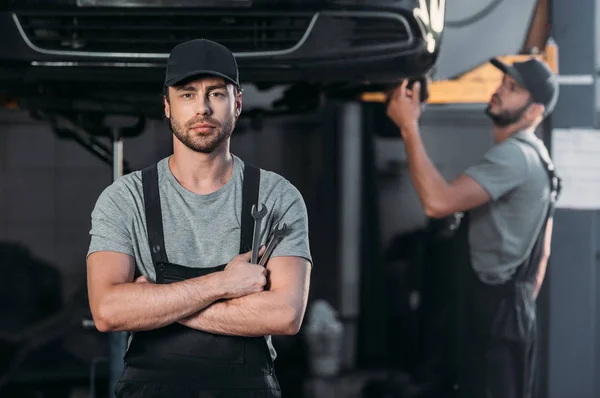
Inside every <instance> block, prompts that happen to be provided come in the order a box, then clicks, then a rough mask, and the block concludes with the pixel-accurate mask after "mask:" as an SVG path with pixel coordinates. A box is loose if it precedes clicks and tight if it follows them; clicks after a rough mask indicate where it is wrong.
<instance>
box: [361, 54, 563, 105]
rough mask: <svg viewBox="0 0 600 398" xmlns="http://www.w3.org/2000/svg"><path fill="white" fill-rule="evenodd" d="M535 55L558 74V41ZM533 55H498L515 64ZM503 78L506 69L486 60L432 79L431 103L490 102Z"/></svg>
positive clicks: (367, 97) (367, 98) (379, 97)
mask: <svg viewBox="0 0 600 398" xmlns="http://www.w3.org/2000/svg"><path fill="white" fill-rule="evenodd" d="M533 56H534V57H536V58H539V59H541V60H543V61H545V62H546V63H547V64H548V66H550V68H551V69H552V70H553V71H554V72H555V73H557V72H558V50H557V47H556V45H555V44H549V45H547V46H546V48H545V50H544V52H543V53H541V54H536V55H533ZM531 57H532V55H506V56H501V57H498V58H499V59H500V60H502V61H503V62H506V63H508V64H512V63H513V62H519V61H524V60H526V59H529V58H531ZM501 80H502V72H501V71H500V70H498V69H497V68H495V67H494V66H493V65H492V64H490V63H489V62H486V63H485V64H482V65H479V66H478V67H476V68H475V69H473V70H471V71H469V72H467V73H465V74H463V75H462V76H460V77H458V78H456V79H452V80H439V81H433V82H431V83H430V85H429V99H428V101H427V103H428V104H453V103H471V104H472V103H487V102H488V101H489V100H490V98H491V96H492V94H493V93H494V91H495V90H496V88H497V87H498V85H499V84H500V82H501ZM361 99H362V101H363V102H385V100H386V94H385V93H382V92H366V93H363V94H362V96H361Z"/></svg>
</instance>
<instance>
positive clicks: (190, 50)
mask: <svg viewBox="0 0 600 398" xmlns="http://www.w3.org/2000/svg"><path fill="white" fill-rule="evenodd" d="M203 75H204V76H218V77H222V78H223V79H225V81H227V82H230V83H233V84H235V85H236V86H237V87H239V86H240V83H239V74H238V66H237V62H236V60H235V58H234V56H233V54H232V53H231V51H230V50H229V49H228V48H227V47H225V46H223V45H221V44H219V43H215V42H214V41H210V40H206V39H194V40H190V41H186V42H184V43H181V44H178V45H176V46H175V47H174V48H173V50H172V51H171V54H170V55H169V60H168V61H167V72H166V75H165V87H168V86H174V85H176V84H177V83H180V82H182V81H184V80H185V79H188V78H191V77H194V76H203Z"/></svg>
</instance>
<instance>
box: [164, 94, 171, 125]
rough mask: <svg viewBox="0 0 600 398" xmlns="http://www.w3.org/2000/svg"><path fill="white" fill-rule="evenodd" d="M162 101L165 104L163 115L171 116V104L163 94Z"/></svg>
mask: <svg viewBox="0 0 600 398" xmlns="http://www.w3.org/2000/svg"><path fill="white" fill-rule="evenodd" d="M163 101H164V105H165V116H166V117H167V119H169V118H170V117H171V104H169V100H167V96H166V95H164V96H163Z"/></svg>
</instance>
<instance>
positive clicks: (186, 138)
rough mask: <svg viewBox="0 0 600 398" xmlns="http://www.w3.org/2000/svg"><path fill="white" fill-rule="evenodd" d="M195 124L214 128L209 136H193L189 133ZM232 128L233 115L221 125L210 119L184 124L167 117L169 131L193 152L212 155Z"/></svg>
mask: <svg viewBox="0 0 600 398" xmlns="http://www.w3.org/2000/svg"><path fill="white" fill-rule="evenodd" d="M197 123H207V124H211V125H213V126H215V128H214V129H213V131H212V132H211V133H209V134H194V133H193V132H191V131H190V128H191V126H193V125H194V124H197ZM233 128H234V117H233V115H232V116H231V117H229V118H227V119H226V120H225V121H224V122H223V123H219V122H218V121H216V120H214V119H210V118H194V119H192V120H189V121H188V122H186V123H181V122H179V121H177V120H175V119H173V117H172V116H171V117H169V129H171V132H172V133H173V134H174V135H175V137H177V139H178V140H179V141H181V142H182V143H183V145H185V146H186V147H188V148H190V149H191V150H192V151H194V152H200V153H212V152H214V151H215V150H216V149H217V148H219V147H220V146H221V145H222V144H223V143H224V142H225V141H227V140H228V139H229V138H230V137H231V134H232V133H233Z"/></svg>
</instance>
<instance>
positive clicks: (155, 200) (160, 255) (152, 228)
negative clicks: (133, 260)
mask: <svg viewBox="0 0 600 398" xmlns="http://www.w3.org/2000/svg"><path fill="white" fill-rule="evenodd" d="M142 185H143V187H144V208H145V211H146V228H147V229H148V243H149V244H150V254H151V255H152V262H153V263H154V265H155V266H156V265H157V264H158V263H168V262H169V260H168V258H167V252H166V250H165V236H164V232H163V223H162V211H161V208H160V192H159V189H158V168H157V165H156V163H155V164H153V165H152V166H149V167H147V168H145V169H144V170H142Z"/></svg>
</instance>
